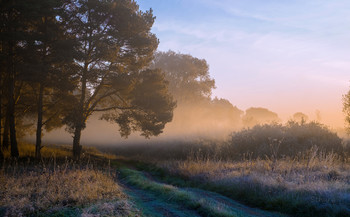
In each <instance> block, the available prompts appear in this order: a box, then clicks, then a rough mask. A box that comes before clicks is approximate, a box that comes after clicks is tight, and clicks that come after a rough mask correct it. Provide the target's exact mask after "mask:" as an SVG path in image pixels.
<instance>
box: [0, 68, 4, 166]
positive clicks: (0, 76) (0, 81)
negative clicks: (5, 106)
mask: <svg viewBox="0 0 350 217" xmlns="http://www.w3.org/2000/svg"><path fill="white" fill-rule="evenodd" d="M0 73H1V74H0V86H1V90H0V91H2V89H3V86H2V72H0ZM1 121H2V94H0V143H1V139H2V137H1V135H2V134H1V129H2V124H1ZM3 159H4V154H3V153H2V145H1V144H0V160H1V161H2V160H3Z"/></svg>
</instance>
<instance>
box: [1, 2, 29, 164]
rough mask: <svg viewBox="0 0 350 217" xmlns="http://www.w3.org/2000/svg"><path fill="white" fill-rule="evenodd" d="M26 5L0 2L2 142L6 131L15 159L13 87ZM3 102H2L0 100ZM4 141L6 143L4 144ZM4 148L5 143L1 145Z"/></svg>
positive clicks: (20, 48)
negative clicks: (4, 110) (4, 108)
mask: <svg viewBox="0 0 350 217" xmlns="http://www.w3.org/2000/svg"><path fill="white" fill-rule="evenodd" d="M27 6H28V2H27V1H24V0H18V1H9V0H3V1H1V2H0V8H1V9H0V23H1V26H0V28H1V31H0V32H1V35H0V40H1V48H2V54H3V55H1V58H2V60H1V62H2V63H4V66H3V67H4V70H3V71H2V72H3V73H4V75H3V78H4V79H5V80H6V82H3V86H2V93H5V95H4V96H5V97H4V98H5V100H6V112H5V120H6V121H5V125H4V134H3V136H4V140H5V139H7V138H8V137H7V136H8V133H7V132H6V131H7V129H9V135H10V142H11V156H12V157H14V158H17V157H18V156H19V152H18V147H17V138H16V124H15V123H16V121H15V110H16V108H15V107H16V99H18V98H16V97H17V96H18V95H19V92H20V91H19V90H20V87H21V85H18V86H17V87H16V85H17V82H18V76H19V68H20V64H21V62H22V56H21V54H22V50H23V45H24V41H23V40H24V39H25V38H26V36H27V35H26V33H25V30H26V28H25V26H24V25H23V24H24V22H25V14H26V12H28V10H26V9H27ZM2 101H3V100H2ZM5 142H6V141H5ZM5 145H6V144H5Z"/></svg>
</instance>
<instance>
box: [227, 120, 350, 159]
mask: <svg viewBox="0 0 350 217" xmlns="http://www.w3.org/2000/svg"><path fill="white" fill-rule="evenodd" d="M311 149H313V150H317V152H318V153H324V154H327V153H331V152H333V153H336V154H338V155H340V156H344V151H345V150H344V149H345V148H344V147H343V145H342V140H341V139H340V138H339V137H338V136H337V134H336V133H333V132H331V131H330V130H329V129H328V128H327V127H325V126H324V125H322V124H320V123H316V122H310V123H298V122H294V121H290V122H288V123H287V124H286V125H281V124H265V125H257V126H254V127H253V128H249V129H244V130H242V131H240V132H236V133H233V134H232V135H231V139H230V140H229V141H228V143H227V144H226V145H225V146H224V147H223V148H222V155H223V156H224V157H225V158H228V159H239V158H242V157H244V156H249V157H250V158H254V159H255V158H258V157H259V158H266V157H268V158H281V157H286V156H288V157H299V156H301V155H302V154H303V153H306V152H307V151H308V150H311Z"/></svg>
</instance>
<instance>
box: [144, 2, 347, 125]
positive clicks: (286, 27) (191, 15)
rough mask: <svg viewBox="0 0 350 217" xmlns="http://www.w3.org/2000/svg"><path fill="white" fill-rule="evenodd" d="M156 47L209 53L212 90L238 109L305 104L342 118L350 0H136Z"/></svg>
mask: <svg viewBox="0 0 350 217" xmlns="http://www.w3.org/2000/svg"><path fill="white" fill-rule="evenodd" d="M137 2H138V3H139V5H140V8H141V9H142V10H147V9H149V8H152V9H153V12H154V15H155V16H156V17H157V19H156V22H155V24H154V27H153V30H152V31H153V32H154V33H155V34H156V35H157V37H158V38H159V40H160V45H159V50H162V51H167V50H169V49H170V50H174V51H178V52H181V53H187V54H191V55H193V56H195V57H199V58H204V59H206V60H207V62H208V64H209V66H210V74H211V76H212V77H213V78H214V79H215V81H216V86H217V89H216V90H215V91H214V93H213V95H214V96H218V97H222V98H227V99H229V100H230V101H231V103H232V104H234V105H236V106H238V107H239V108H241V109H243V110H244V109H247V108H248V107H251V106H261V107H266V108H269V109H270V110H272V111H275V112H277V113H279V114H280V116H281V117H282V118H284V119H287V118H288V117H290V116H291V115H292V114H293V113H294V112H298V111H302V112H304V113H307V114H308V115H309V116H310V118H313V117H314V116H315V115H314V112H315V110H316V109H318V110H320V111H321V116H323V120H324V121H325V122H326V123H328V124H332V125H337V126H342V125H343V123H342V118H343V117H342V113H341V108H342V106H341V97H342V94H344V93H345V92H346V91H347V90H348V89H349V88H348V87H349V86H350V82H349V81H350V0H220V1H219V0H171V1H165V0H137Z"/></svg>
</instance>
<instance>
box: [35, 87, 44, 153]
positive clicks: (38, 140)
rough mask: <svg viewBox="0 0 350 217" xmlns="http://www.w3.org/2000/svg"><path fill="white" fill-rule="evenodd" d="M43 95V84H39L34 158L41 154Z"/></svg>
mask: <svg viewBox="0 0 350 217" xmlns="http://www.w3.org/2000/svg"><path fill="white" fill-rule="evenodd" d="M43 95H44V85H43V84H40V88H39V100H38V121H37V126H36V143H35V158H36V159H40V158H41V154H40V150H41V134H42V127H43Z"/></svg>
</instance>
